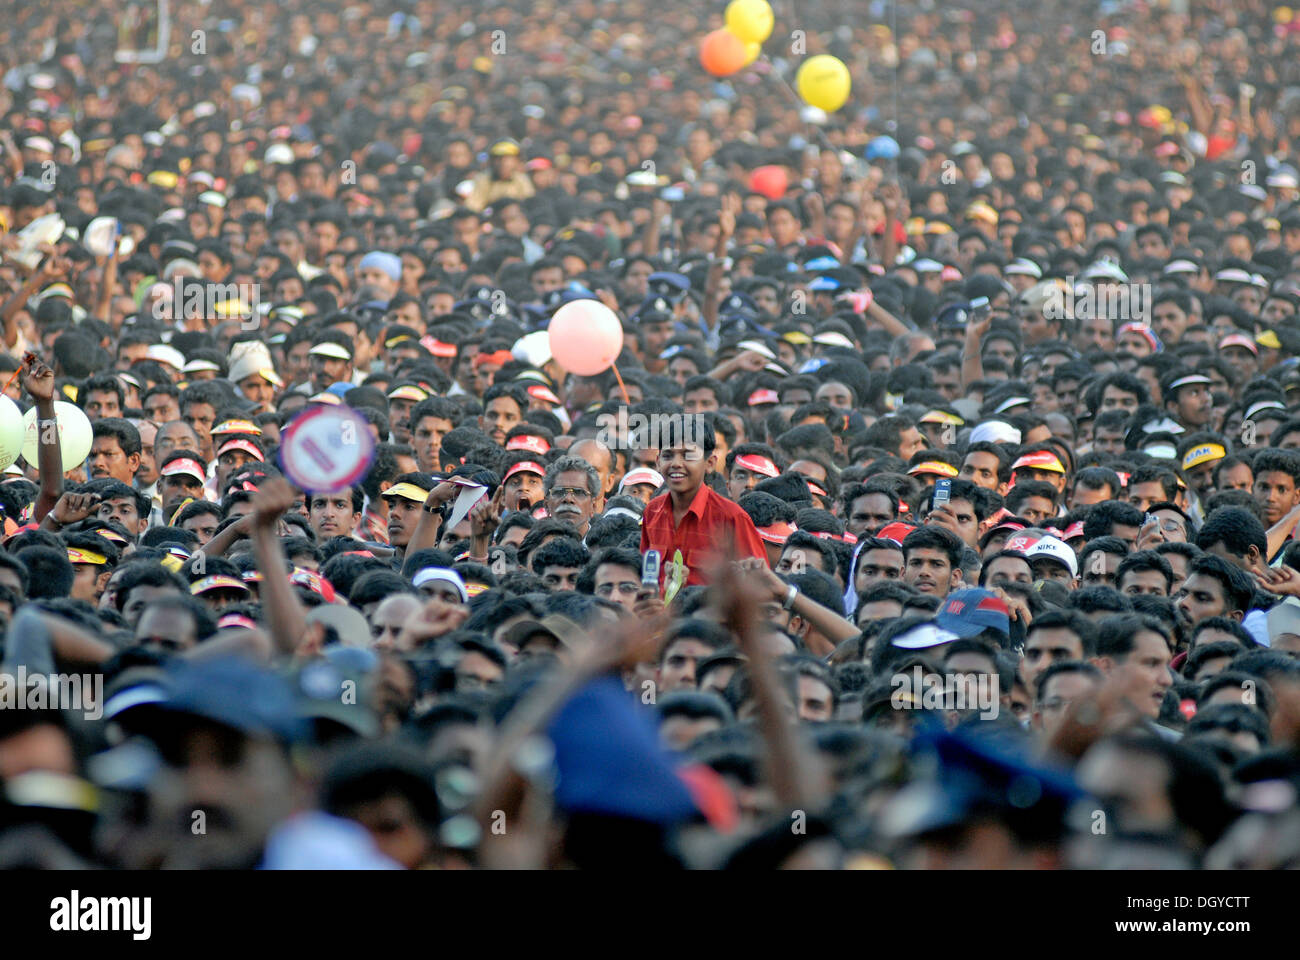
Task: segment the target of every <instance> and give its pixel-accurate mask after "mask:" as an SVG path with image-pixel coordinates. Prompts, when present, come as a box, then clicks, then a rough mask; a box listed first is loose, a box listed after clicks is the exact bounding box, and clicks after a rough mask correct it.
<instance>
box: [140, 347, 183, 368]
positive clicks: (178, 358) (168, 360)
mask: <svg viewBox="0 0 1300 960" xmlns="http://www.w3.org/2000/svg"><path fill="white" fill-rule="evenodd" d="M144 355H145V359H147V360H156V361H158V362H159V363H165V364H167V365H168V366H170V367H175V368H176V369H177V370H182V369H184V368H185V354H183V353H181V352H180V351H179V350H177V349H176V348H175V347H169V346H167V344H165V343H155V344H154V345H153V346H151V347H150V348H149V349H148V350H146V351H145V354H144Z"/></svg>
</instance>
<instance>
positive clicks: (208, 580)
mask: <svg viewBox="0 0 1300 960" xmlns="http://www.w3.org/2000/svg"><path fill="white" fill-rule="evenodd" d="M212 590H238V591H239V592H240V593H245V594H246V593H248V587H246V586H245V585H244V581H243V580H240V579H238V578H237V577H228V576H226V575H225V574H224V573H217V574H213V575H212V576H210V577H204V578H203V579H202V580H195V581H194V582H193V583H191V584H190V593H191V594H193V595H194V596H196V597H197V596H199V594H203V593H208V592H210V591H212Z"/></svg>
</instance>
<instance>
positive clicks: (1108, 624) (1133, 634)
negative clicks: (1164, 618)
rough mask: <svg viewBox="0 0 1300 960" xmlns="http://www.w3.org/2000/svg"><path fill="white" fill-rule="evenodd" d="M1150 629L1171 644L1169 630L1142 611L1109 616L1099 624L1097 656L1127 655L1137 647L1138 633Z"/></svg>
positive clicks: (1113, 656)
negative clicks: (1141, 612)
mask: <svg viewBox="0 0 1300 960" xmlns="http://www.w3.org/2000/svg"><path fill="white" fill-rule="evenodd" d="M1143 630H1148V631H1150V632H1152V633H1155V634H1158V635H1159V636H1160V637H1161V638H1162V639H1163V640H1164V641H1165V645H1166V646H1168V645H1169V631H1168V629H1167V628H1166V627H1165V625H1164V624H1163V623H1161V622H1160V621H1159V620H1157V619H1156V618H1155V617H1149V616H1146V615H1145V614H1140V613H1122V614H1120V615H1119V616H1115V617H1107V618H1106V619H1105V620H1103V621H1101V623H1099V624H1098V625H1097V656H1099V657H1111V658H1117V657H1126V656H1128V655H1129V654H1130V653H1132V652H1133V651H1134V650H1135V649H1136V648H1137V635H1138V634H1139V633H1140V632H1141V631H1143Z"/></svg>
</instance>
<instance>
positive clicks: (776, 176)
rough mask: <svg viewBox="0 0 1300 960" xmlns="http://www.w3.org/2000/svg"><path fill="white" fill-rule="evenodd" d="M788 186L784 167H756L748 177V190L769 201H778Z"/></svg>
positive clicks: (788, 179) (788, 181)
mask: <svg viewBox="0 0 1300 960" xmlns="http://www.w3.org/2000/svg"><path fill="white" fill-rule="evenodd" d="M789 186H790V178H789V177H787V176H786V172H785V167H778V166H775V165H768V166H765V167H758V168H756V169H755V170H754V172H753V173H751V174H750V175H749V189H751V190H753V191H754V192H755V193H761V194H762V195H763V196H765V197H767V199H769V200H780V199H781V198H782V197H783V196H785V191H786V188H787V187H789Z"/></svg>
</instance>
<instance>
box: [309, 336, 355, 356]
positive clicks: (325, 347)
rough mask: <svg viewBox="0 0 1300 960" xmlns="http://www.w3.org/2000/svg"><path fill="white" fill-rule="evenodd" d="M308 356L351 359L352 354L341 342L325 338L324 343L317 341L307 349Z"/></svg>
mask: <svg viewBox="0 0 1300 960" xmlns="http://www.w3.org/2000/svg"><path fill="white" fill-rule="evenodd" d="M307 354H308V356H314V357H331V358H333V359H334V360H351V359H352V354H351V352H350V351H349V350H348V348H347V347H345V346H343V344H341V343H334V342H333V341H332V340H326V341H325V342H324V343H318V344H316V346H314V347H312V348H311V349H310V350H308V351H307Z"/></svg>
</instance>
